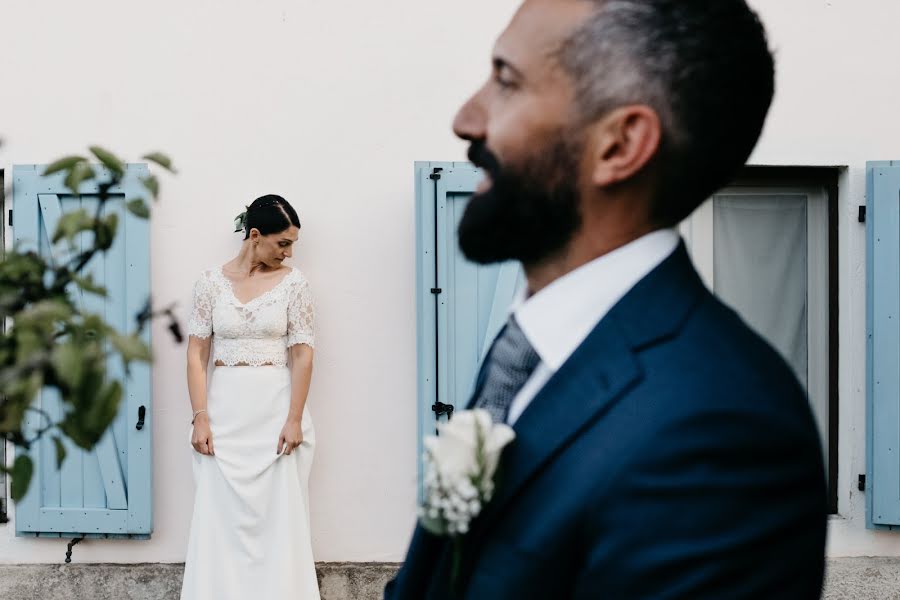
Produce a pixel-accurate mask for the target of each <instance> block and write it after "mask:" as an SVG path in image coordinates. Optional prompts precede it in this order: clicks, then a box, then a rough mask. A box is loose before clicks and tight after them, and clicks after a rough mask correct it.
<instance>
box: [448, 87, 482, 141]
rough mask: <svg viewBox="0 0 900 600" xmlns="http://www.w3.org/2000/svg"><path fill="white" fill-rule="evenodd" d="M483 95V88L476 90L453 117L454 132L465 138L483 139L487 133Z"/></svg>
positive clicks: (470, 139) (469, 139)
mask: <svg viewBox="0 0 900 600" xmlns="http://www.w3.org/2000/svg"><path fill="white" fill-rule="evenodd" d="M481 95H482V90H479V91H478V92H476V93H475V95H474V96H472V97H471V98H469V99H468V100H467V101H466V103H465V104H463V105H462V108H460V109H459V112H457V113H456V118H455V119H453V133H455V134H456V135H457V136H458V137H460V138H462V139H464V140H468V141H473V140H483V139H484V138H485V135H486V133H487V118H486V117H487V114H486V111H485V109H484V106H483V104H482V98H481Z"/></svg>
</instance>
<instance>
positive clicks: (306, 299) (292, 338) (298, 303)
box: [286, 277, 316, 348]
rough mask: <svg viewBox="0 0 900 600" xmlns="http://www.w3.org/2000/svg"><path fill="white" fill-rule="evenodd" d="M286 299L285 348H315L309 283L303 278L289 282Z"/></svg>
mask: <svg viewBox="0 0 900 600" xmlns="http://www.w3.org/2000/svg"><path fill="white" fill-rule="evenodd" d="M289 296H290V297H289V299H288V327H287V341H286V343H287V347H288V348H290V347H291V346H296V345H297V344H306V345H308V346H309V347H310V348H314V347H315V333H314V324H315V316H316V315H315V313H316V309H315V306H314V305H313V298H312V292H311V291H310V289H309V282H308V281H306V279H305V278H303V277H298V278H297V281H294V282H291V287H290V290H289Z"/></svg>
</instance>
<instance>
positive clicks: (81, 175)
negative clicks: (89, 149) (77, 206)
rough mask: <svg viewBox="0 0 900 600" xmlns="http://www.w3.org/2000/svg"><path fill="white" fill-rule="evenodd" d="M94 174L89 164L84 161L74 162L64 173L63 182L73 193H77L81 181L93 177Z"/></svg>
mask: <svg viewBox="0 0 900 600" xmlns="http://www.w3.org/2000/svg"><path fill="white" fill-rule="evenodd" d="M95 176H96V173H95V172H94V169H93V168H92V167H91V165H89V164H87V163H86V162H80V163H76V164H75V165H74V166H73V167H72V168H71V169H70V170H69V174H68V175H66V181H65V184H66V187H67V188H69V190H71V191H72V193H73V194H75V195H78V193H79V187H80V186H81V183H82V182H83V181H88V180H90V179H93V178H94V177H95Z"/></svg>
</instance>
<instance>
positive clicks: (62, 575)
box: [0, 558, 900, 600]
mask: <svg viewBox="0 0 900 600" xmlns="http://www.w3.org/2000/svg"><path fill="white" fill-rule="evenodd" d="M398 567H399V565H397V564H395V563H319V564H318V565H317V570H318V575H319V587H320V589H321V591H322V600H378V599H380V598H381V597H382V590H384V584H385V583H387V581H388V580H390V579H391V577H393V576H394V573H395V572H396V570H397V568H398ZM183 570H184V565H183V564H136V565H119V564H71V565H65V564H40V565H0V598H2V599H3V600H178V595H179V592H180V590H181V575H182V571H183ZM823 597H824V598H825V599H826V600H894V599H896V598H898V597H900V558H835V559H830V560H829V561H828V577H827V581H826V585H825V594H824V596H823Z"/></svg>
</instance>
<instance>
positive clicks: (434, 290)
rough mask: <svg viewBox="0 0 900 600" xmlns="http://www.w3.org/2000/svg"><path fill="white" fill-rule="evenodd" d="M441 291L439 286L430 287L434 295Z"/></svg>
mask: <svg viewBox="0 0 900 600" xmlns="http://www.w3.org/2000/svg"><path fill="white" fill-rule="evenodd" d="M443 291H444V290H442V289H441V288H431V293H432V294H435V295H437V294H440V293H441V292H443Z"/></svg>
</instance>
